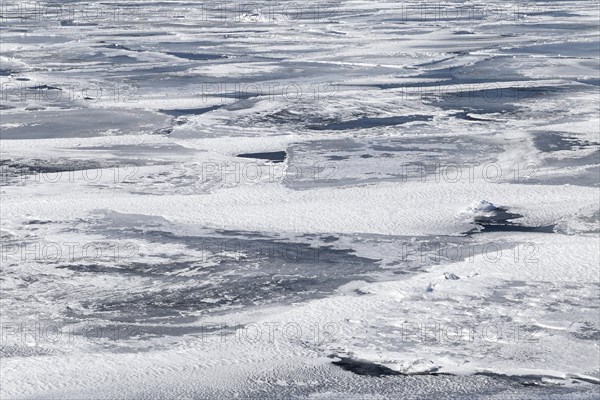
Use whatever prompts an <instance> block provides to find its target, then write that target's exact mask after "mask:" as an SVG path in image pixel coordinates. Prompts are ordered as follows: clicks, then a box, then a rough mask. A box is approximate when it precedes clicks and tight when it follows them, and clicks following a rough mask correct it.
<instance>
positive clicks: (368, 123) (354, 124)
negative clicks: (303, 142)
mask: <svg viewBox="0 0 600 400" xmlns="http://www.w3.org/2000/svg"><path fill="white" fill-rule="evenodd" d="M432 119H433V117H432V116H431V115H406V116H396V117H363V118H359V119H355V120H350V121H342V122H334V123H330V124H327V125H311V126H309V127H308V128H309V129H312V130H318V131H321V130H333V131H344V130H353V129H369V128H377V127H381V126H394V125H402V124H407V123H409V122H426V121H431V120H432Z"/></svg>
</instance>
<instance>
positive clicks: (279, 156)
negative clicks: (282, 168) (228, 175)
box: [237, 151, 287, 163]
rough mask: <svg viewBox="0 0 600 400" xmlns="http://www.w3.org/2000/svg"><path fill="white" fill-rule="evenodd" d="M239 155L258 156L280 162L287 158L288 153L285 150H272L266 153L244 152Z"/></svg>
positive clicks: (261, 158) (260, 158) (243, 156)
mask: <svg viewBox="0 0 600 400" xmlns="http://www.w3.org/2000/svg"><path fill="white" fill-rule="evenodd" d="M237 156H238V157H242V158H257V159H259V160H267V161H273V162H275V163H280V162H283V161H284V160H285V158H286V157H287V153H286V152H285V151H271V152H265V153H242V154H238V155H237Z"/></svg>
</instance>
